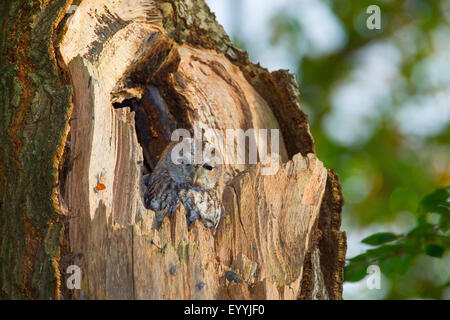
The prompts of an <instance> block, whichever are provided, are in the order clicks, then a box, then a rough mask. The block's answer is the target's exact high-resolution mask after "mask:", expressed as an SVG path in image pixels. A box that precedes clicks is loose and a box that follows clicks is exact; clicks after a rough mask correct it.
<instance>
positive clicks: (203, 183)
mask: <svg viewBox="0 0 450 320" xmlns="http://www.w3.org/2000/svg"><path fill="white" fill-rule="evenodd" d="M221 175H222V166H221V165H216V164H214V162H209V163H204V164H203V165H199V166H196V168H195V175H194V182H193V183H194V185H196V186H198V187H201V188H203V189H206V190H208V189H212V188H214V187H216V186H217V183H218V182H219V179H220V177H221Z"/></svg>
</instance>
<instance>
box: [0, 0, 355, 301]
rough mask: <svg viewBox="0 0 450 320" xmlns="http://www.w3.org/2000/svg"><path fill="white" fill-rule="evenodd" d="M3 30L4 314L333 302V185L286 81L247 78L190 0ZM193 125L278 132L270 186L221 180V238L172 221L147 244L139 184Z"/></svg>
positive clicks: (0, 245) (0, 187)
mask: <svg viewBox="0 0 450 320" xmlns="http://www.w3.org/2000/svg"><path fill="white" fill-rule="evenodd" d="M0 14H1V19H2V20H1V21H2V22H1V26H2V28H1V31H0V32H1V39H0V44H1V53H2V58H1V62H0V70H1V74H2V79H1V82H0V86H1V89H0V98H1V102H2V112H1V113H0V117H1V119H0V139H1V141H0V143H1V146H2V147H1V150H0V151H1V152H0V177H1V184H0V193H1V195H2V198H1V203H0V204H1V206H0V208H1V209H0V210H1V211H0V228H1V236H0V237H1V238H0V288H1V290H0V292H1V295H2V297H3V298H9V299H11V298H14V299H17V298H19V299H21V298H22V299H23V298H27V299H35V298H39V299H60V298H61V299H83V298H87V299H341V298H342V282H343V267H344V263H345V251H346V239H345V234H344V233H343V232H341V231H339V228H340V221H341V209H342V202H343V199H342V195H341V189H340V184H339V181H338V177H337V175H336V174H335V173H334V172H333V171H331V170H326V169H325V168H324V167H323V164H322V163H321V162H320V161H319V160H318V159H317V157H316V156H315V154H314V143H313V139H312V137H311V134H310V132H309V127H308V123H307V119H306V116H305V114H304V113H303V112H302V111H301V109H300V105H299V92H298V86H297V84H296V81H295V77H294V76H293V75H290V74H288V72H286V71H276V72H272V73H270V72H268V71H267V70H266V69H264V68H262V67H261V66H259V65H255V64H253V63H251V62H250V61H249V59H248V56H247V53H245V52H243V51H241V50H239V49H238V48H236V47H234V45H233V44H232V43H231V42H230V40H229V38H228V36H227V35H226V34H225V32H224V31H223V28H222V27H221V26H220V25H219V24H218V23H217V22H216V21H215V17H214V15H213V14H212V13H211V12H210V11H209V9H208V7H207V6H206V4H205V3H204V2H203V0H168V1H162V0H137V1H131V0H115V1H113V0H83V1H71V0H58V1H31V0H29V1H26V0H22V1H3V2H2V3H1V4H0ZM199 125H200V129H203V130H204V131H205V136H208V134H210V133H209V131H208V129H209V128H213V129H215V130H219V131H221V132H224V131H225V130H226V129H242V130H244V131H246V130H248V129H280V132H281V133H280V150H279V154H280V158H281V161H282V163H281V165H280V168H279V170H278V171H277V172H276V173H275V174H274V175H264V174H263V173H262V172H263V170H264V168H265V165H264V164H263V163H258V164H256V165H227V166H228V167H227V168H228V169H230V172H233V174H232V177H231V179H230V181H229V182H228V183H227V185H226V186H225V189H224V191H223V194H222V198H221V203H222V205H223V208H224V217H223V219H222V220H221V222H220V224H219V226H218V228H217V230H211V229H207V228H205V227H204V226H203V224H202V223H201V222H200V221H196V222H195V223H193V224H192V225H190V226H188V225H187V223H186V219H185V211H184V207H183V206H182V205H180V207H179V208H178V210H177V211H176V212H175V213H174V214H173V216H172V217H169V218H166V219H164V221H163V224H162V226H161V227H160V228H156V227H155V226H154V220H155V213H154V212H153V211H151V210H148V209H146V208H145V207H144V204H143V196H142V191H143V190H142V189H143V184H142V179H143V174H144V173H149V172H151V171H152V169H153V168H154V166H155V164H156V162H157V161H158V159H159V156H160V155H161V153H162V151H163V150H164V147H165V146H167V144H168V143H169V141H170V133H171V132H172V131H173V130H174V129H176V128H185V129H188V130H190V131H193V130H194V129H195V128H196V127H197V126H199ZM210 135H211V134H210ZM210 137H211V136H210ZM260 144H261V141H259V140H258V141H257V145H258V147H261V145H260ZM269 149H270V147H269ZM69 265H76V266H78V267H80V270H81V272H82V273H81V275H82V278H81V279H82V280H81V288H80V289H74V290H71V289H69V287H68V286H67V285H66V280H67V279H68V276H70V274H68V273H67V272H66V271H67V268H68V266H69Z"/></svg>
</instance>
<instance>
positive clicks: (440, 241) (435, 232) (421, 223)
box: [345, 188, 450, 298]
mask: <svg viewBox="0 0 450 320" xmlns="http://www.w3.org/2000/svg"><path fill="white" fill-rule="evenodd" d="M449 199H450V188H447V189H438V190H436V191H435V192H433V193H431V194H429V195H427V196H426V197H425V198H424V199H423V200H422V201H421V203H420V205H419V210H418V218H417V226H416V227H415V228H413V229H412V230H410V231H409V232H407V233H405V234H394V233H389V232H380V233H376V234H373V235H371V236H369V237H367V238H365V239H363V240H362V241H361V242H363V243H365V244H368V245H371V246H376V248H373V249H370V250H367V251H366V252H365V253H362V254H360V255H357V256H355V257H353V258H350V259H349V264H348V265H347V266H346V268H345V280H346V281H349V282H355V281H360V280H361V279H363V278H364V277H365V276H366V275H367V268H368V267H369V266H370V265H379V266H380V269H381V271H382V272H383V273H384V274H385V275H386V276H388V277H389V276H391V277H393V278H394V277H398V276H404V275H406V274H407V272H408V271H409V269H410V267H411V266H412V265H413V264H414V261H415V260H416V259H417V258H418V257H419V256H420V255H423V254H426V255H428V256H430V257H435V258H442V256H443V255H444V253H445V251H446V250H448V248H449V247H450V235H449V233H448V230H449V229H450V202H449ZM447 286H448V283H444V284H442V285H441V286H440V288H441V289H443V288H445V287H447ZM394 287H395V286H394ZM431 287H433V285H431ZM438 291H439V292H440V293H441V291H442V290H438ZM421 293H422V295H424V296H425V297H427V298H440V296H439V295H436V294H431V293H430V292H428V293H426V292H421ZM399 297H401V298H408V296H405V295H401V293H396V295H394V296H393V298H399Z"/></svg>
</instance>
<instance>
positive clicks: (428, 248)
mask: <svg viewBox="0 0 450 320" xmlns="http://www.w3.org/2000/svg"><path fill="white" fill-rule="evenodd" d="M444 251H445V249H444V247H442V246H439V245H437V244H427V245H425V253H426V254H427V255H429V256H431V257H436V258H440V257H442V255H443V254H444Z"/></svg>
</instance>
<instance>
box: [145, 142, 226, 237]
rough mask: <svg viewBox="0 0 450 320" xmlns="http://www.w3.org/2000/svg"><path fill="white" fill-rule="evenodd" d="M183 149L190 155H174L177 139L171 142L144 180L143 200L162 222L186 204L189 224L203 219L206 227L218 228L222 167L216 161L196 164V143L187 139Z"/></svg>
mask: <svg viewBox="0 0 450 320" xmlns="http://www.w3.org/2000/svg"><path fill="white" fill-rule="evenodd" d="M181 143H182V144H183V143H184V144H186V145H185V147H186V148H185V149H184V150H190V152H189V153H188V154H183V155H180V154H175V156H173V154H172V153H173V152H172V151H173V150H174V148H175V147H176V146H177V145H178V146H182V145H180V143H178V142H172V143H170V144H169V145H168V146H167V147H166V149H165V150H164V152H163V153H162V154H161V157H160V159H159V161H158V163H157V165H156V167H155V169H154V170H153V172H152V174H151V175H150V177H149V178H148V179H146V181H145V186H146V188H145V192H144V203H145V206H146V207H147V208H148V209H151V210H153V211H154V212H155V214H156V221H157V223H158V224H161V223H162V221H163V220H164V217H166V216H169V217H170V216H171V214H172V213H173V212H175V211H176V209H177V208H178V206H179V203H180V202H181V203H183V205H184V207H185V209H186V221H187V224H188V225H190V224H192V223H193V222H194V221H196V220H197V219H200V220H201V221H202V222H203V224H204V225H205V227H207V228H211V229H216V228H217V226H218V224H219V221H220V218H221V214H222V206H221V202H220V188H219V184H220V183H219V182H220V179H221V166H220V165H215V164H214V163H213V162H208V163H202V164H193V163H192V162H193V152H194V151H193V142H192V140H191V139H184V140H183V142H181Z"/></svg>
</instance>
